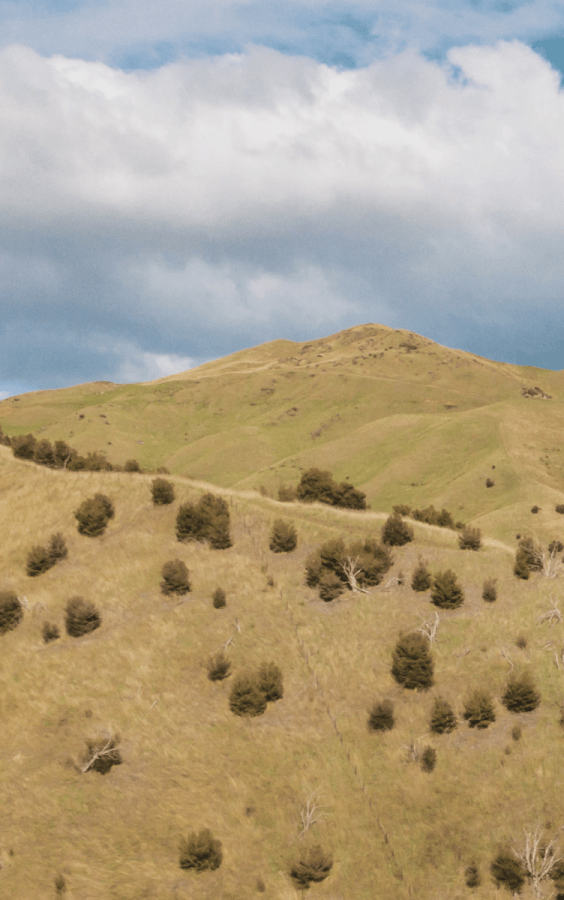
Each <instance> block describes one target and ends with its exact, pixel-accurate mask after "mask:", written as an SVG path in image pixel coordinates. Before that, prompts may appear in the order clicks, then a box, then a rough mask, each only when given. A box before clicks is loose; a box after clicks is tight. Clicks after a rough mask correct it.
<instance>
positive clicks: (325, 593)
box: [319, 572, 345, 603]
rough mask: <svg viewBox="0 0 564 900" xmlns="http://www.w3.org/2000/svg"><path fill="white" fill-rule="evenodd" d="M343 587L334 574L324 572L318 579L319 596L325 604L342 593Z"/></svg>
mask: <svg viewBox="0 0 564 900" xmlns="http://www.w3.org/2000/svg"><path fill="white" fill-rule="evenodd" d="M344 589H345V586H344V584H343V582H342V581H341V579H340V578H339V576H338V575H336V574H335V572H326V573H325V574H324V575H322V576H321V578H320V579H319V596H320V597H321V599H322V600H325V602H326V603H329V602H330V601H331V600H335V599H336V597H338V596H339V595H340V594H342V593H343V591H344Z"/></svg>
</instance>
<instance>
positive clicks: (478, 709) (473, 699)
mask: <svg viewBox="0 0 564 900" xmlns="http://www.w3.org/2000/svg"><path fill="white" fill-rule="evenodd" d="M462 715H463V717H464V718H465V719H466V721H467V722H468V724H469V726H470V728H487V727H488V725H489V724H490V722H495V711H494V705H493V699H492V697H491V695H490V694H489V693H488V692H487V691H483V690H475V691H472V693H471V694H470V696H469V697H467V698H466V700H465V701H464V712H463V714H462Z"/></svg>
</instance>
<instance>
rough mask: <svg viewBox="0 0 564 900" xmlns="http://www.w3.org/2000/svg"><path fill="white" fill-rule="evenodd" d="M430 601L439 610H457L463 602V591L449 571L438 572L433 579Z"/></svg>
mask: <svg viewBox="0 0 564 900" xmlns="http://www.w3.org/2000/svg"><path fill="white" fill-rule="evenodd" d="M431 601H432V603H434V604H435V606H438V607H440V609H457V608H458V607H459V606H461V604H462V603H463V602H464V591H463V590H462V588H461V587H460V585H459V583H458V580H457V578H456V575H455V573H454V572H453V571H452V570H451V569H447V570H446V571H445V572H438V573H437V575H435V577H434V578H433V585H432V587H431Z"/></svg>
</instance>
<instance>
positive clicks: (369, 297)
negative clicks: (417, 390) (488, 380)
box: [0, 0, 564, 394]
mask: <svg viewBox="0 0 564 900" xmlns="http://www.w3.org/2000/svg"><path fill="white" fill-rule="evenodd" d="M0 35H1V36H2V44H0V207H1V216H0V222H1V223H2V224H1V226H0V311H1V314H2V315H1V319H0V321H1V326H0V394H1V393H2V392H4V393H5V394H6V393H14V392H20V391H23V390H28V389H30V390H31V389H37V388H48V387H61V386H64V385H68V384H74V383H78V382H83V381H88V380H102V379H104V380H105V379H107V380H112V381H137V380H148V379H151V378H155V377H159V376H160V375H164V374H172V373H173V372H175V371H181V370H183V369H186V368H188V367H190V366H192V365H196V364H198V363H199V362H201V361H204V360H206V359H211V358H215V357H218V356H221V355H224V354H227V353H230V352H233V351H234V350H237V349H240V348H242V347H246V346H252V345H254V344H256V343H259V342H262V341H266V340H272V339H275V338H278V337H286V338H290V339H293V340H306V339H311V338H315V337H321V336H323V335H326V334H330V333H332V332H335V331H338V330H340V329H342V328H346V327H349V326H352V325H355V324H359V323H362V322H381V323H384V324H387V325H390V326H392V327H398V328H407V329H411V330H414V331H417V332H419V333H421V334H424V335H426V336H428V337H431V338H432V339H434V340H437V341H439V342H440V343H443V344H447V345H449V346H456V347H462V348H464V349H467V350H471V351H473V352H476V353H479V354H481V355H484V356H489V357H492V358H496V359H501V360H505V361H508V362H516V363H517V362H518V363H521V364H525V365H538V366H544V367H546V368H556V369H561V368H564V329H563V328H562V324H563V323H562V319H563V308H564V305H563V302H562V301H563V293H564V291H563V285H564V252H563V250H564V93H563V91H562V85H561V80H562V73H563V71H564V8H563V7H562V4H561V3H557V2H546V0H531V2H527V3H524V2H511V0H508V2H504V3H498V2H490V0H483V2H479V0H475V2H454V0H435V2H433V0H431V2H422V0H411V2H408V3H402V4H397V2H392V0H358V2H356V3H340V2H336V0H335V2H325V0H309V2H290V3H284V2H280V0H279V2H270V0H260V2H257V0H247V2H245V0H242V2H232V0H212V2H209V3H208V4H206V5H205V6H204V5H203V4H201V2H196V0H186V2H184V0H161V3H160V4H158V5H157V4H155V3H154V2H151V3H149V2H147V0H137V2H135V3H133V2H131V0H112V2H98V0H93V2H80V0H76V2H72V0H59V2H33V0H30V2H17V3H16V2H2V0H0Z"/></svg>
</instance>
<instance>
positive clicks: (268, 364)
mask: <svg viewBox="0 0 564 900" xmlns="http://www.w3.org/2000/svg"><path fill="white" fill-rule="evenodd" d="M536 387H539V388H540V389H541V394H537V395H535V396H533V397H526V396H524V395H523V391H524V390H525V391H527V390H529V391H530V390H532V389H534V388H536ZM542 393H544V394H546V395H549V396H550V397H551V399H543V397H542ZM0 424H1V425H2V428H3V429H4V431H5V432H6V433H7V434H9V435H14V434H21V433H26V432H29V431H33V432H34V433H35V434H36V435H37V436H38V437H39V436H41V437H48V438H50V439H51V440H55V439H64V440H66V441H68V442H69V443H71V444H72V445H73V446H74V447H76V449H77V450H79V451H80V452H86V451H88V450H91V451H92V450H104V451H106V453H107V456H108V458H109V459H110V460H113V461H115V462H119V463H123V462H125V461H126V460H127V459H129V458H132V457H133V458H137V459H138V460H139V462H140V463H141V465H142V466H145V467H147V468H156V467H158V466H163V465H164V466H167V467H168V468H169V469H170V471H171V472H174V473H176V474H181V475H188V476H191V477H195V478H202V479H205V480H206V481H210V482H212V483H214V484H217V485H223V486H236V487H243V488H253V489H258V488H259V487H260V486H261V485H262V486H263V487H264V488H266V489H267V490H268V491H269V492H271V493H273V494H274V495H276V492H277V489H278V486H279V485H280V483H284V482H287V483H295V482H296V481H297V480H298V478H299V476H300V474H301V471H302V470H303V469H305V468H309V467H310V466H312V465H316V466H320V467H323V468H328V469H330V470H331V471H333V473H334V475H335V477H336V479H337V480H338V481H342V480H345V479H346V478H349V479H350V480H351V482H352V483H353V484H355V485H356V486H357V487H359V488H361V489H362V490H364V491H366V492H367V495H368V500H369V502H370V503H371V504H372V507H373V508H374V509H388V510H389V509H390V508H391V505H392V504H393V503H398V502H409V503H412V504H413V505H415V506H421V505H427V504H428V503H434V504H435V506H438V507H439V508H440V507H442V506H446V507H447V508H449V509H452V510H453V511H454V513H455V515H456V517H457V518H460V519H463V520H472V519H476V520H477V519H478V518H479V524H482V525H483V526H484V527H485V528H487V529H489V530H490V531H491V532H492V533H494V532H495V533H497V534H498V536H500V537H502V538H504V539H509V538H510V537H512V535H513V532H514V530H515V523H517V522H520V521H521V520H522V518H523V516H524V515H525V512H526V511H527V510H529V509H530V508H531V506H532V505H537V506H539V507H541V513H540V514H539V516H538V517H537V519H536V520H535V525H536V527H537V529H539V530H540V531H541V532H543V533H547V534H548V533H549V532H550V530H551V528H552V527H553V522H552V518H551V513H552V511H553V510H554V505H555V504H556V503H559V502H562V500H563V499H564V497H563V494H564V460H563V458H562V453H563V451H562V447H561V435H562V432H563V428H564V374H563V373H562V372H550V371H544V370H539V369H530V368H526V367H519V366H511V365H508V364H503V363H496V362H492V361H490V360H487V359H483V358H480V357H477V356H473V355H472V354H469V353H465V352H462V351H456V350H450V349H448V348H445V347H441V346H439V345H438V344H435V343H433V342H432V341H430V340H427V339H426V338H423V337H420V336H418V335H415V334H412V333H411V332H406V331H394V330H393V329H390V328H386V327H384V326H378V325H365V326H359V327H357V328H352V329H350V330H348V331H344V332H341V333H339V334H336V335H333V336H332V337H329V338H325V339H322V340H318V341H312V342H310V343H307V344H297V343H293V342H291V341H282V340H281V341H274V342H272V343H269V344H264V345H262V346H259V347H255V348H253V349H250V350H244V351H241V352H239V353H235V354H233V355H232V356H230V357H227V358H226V359H222V360H218V361H216V362H212V363H207V364H205V365H203V366H200V367H199V368H197V369H193V370H190V371H188V372H184V373H181V374H179V375H174V376H171V377H169V378H166V379H162V380H160V381H156V382H152V383H147V384H137V385H115V384H111V383H106V382H100V383H93V384H87V385H80V386H78V387H74V388H68V389H64V390H58V391H40V392H36V393H32V394H26V395H22V396H21V397H19V398H9V399H7V400H5V401H3V402H2V403H0ZM493 467H495V469H494V468H493ZM488 477H491V478H492V480H494V482H495V484H494V487H493V488H491V489H489V490H487V489H486V487H485V481H486V479H487V478H488Z"/></svg>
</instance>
